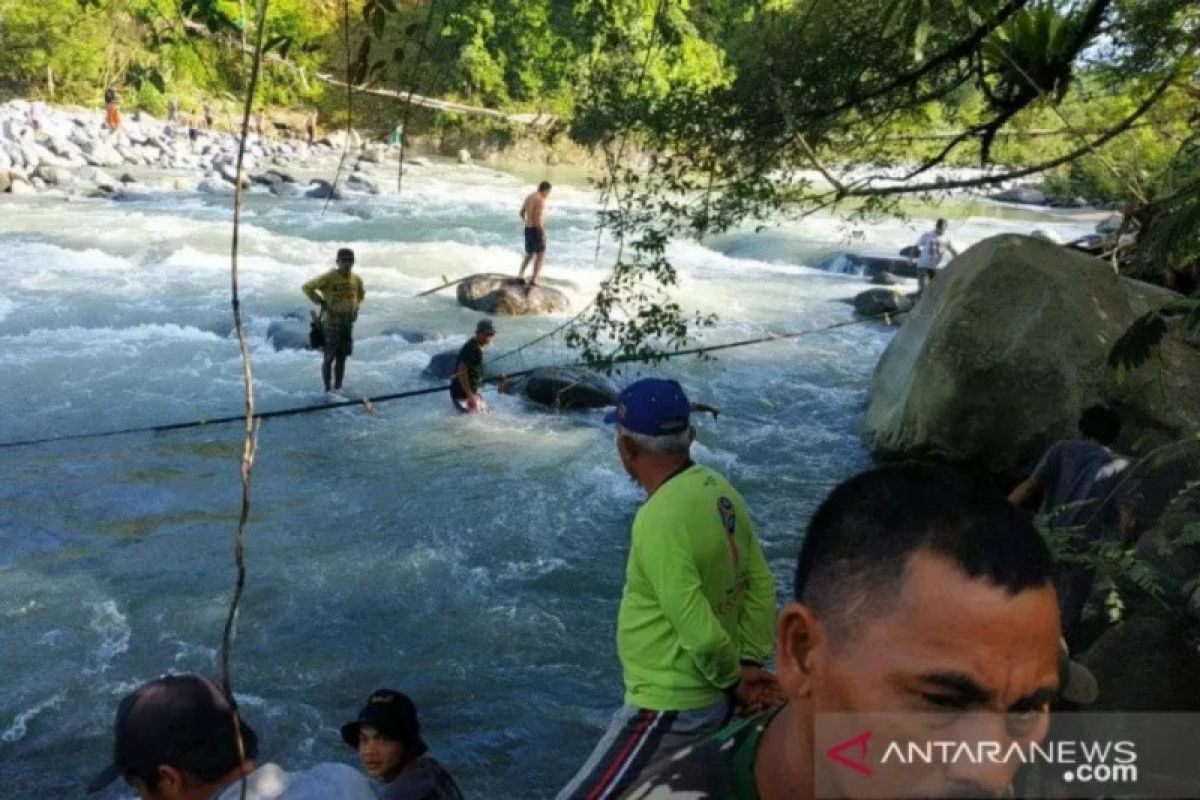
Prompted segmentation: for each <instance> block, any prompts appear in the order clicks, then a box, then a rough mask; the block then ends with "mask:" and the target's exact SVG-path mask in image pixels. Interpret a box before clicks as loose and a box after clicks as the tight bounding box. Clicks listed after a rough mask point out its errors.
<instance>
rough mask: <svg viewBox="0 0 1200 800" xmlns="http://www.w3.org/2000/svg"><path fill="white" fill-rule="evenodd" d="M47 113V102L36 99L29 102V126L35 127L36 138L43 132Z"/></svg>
mask: <svg viewBox="0 0 1200 800" xmlns="http://www.w3.org/2000/svg"><path fill="white" fill-rule="evenodd" d="M45 115H46V104H45V103H43V102H42V101H41V100H34V101H32V102H30V104H29V127H30V128H32V129H33V135H34V138H36V137H37V135H38V134H40V133H41V132H42V127H43V125H44V120H45Z"/></svg>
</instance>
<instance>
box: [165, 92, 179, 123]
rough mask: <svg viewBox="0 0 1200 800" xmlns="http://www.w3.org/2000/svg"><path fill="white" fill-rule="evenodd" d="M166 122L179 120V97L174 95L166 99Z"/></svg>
mask: <svg viewBox="0 0 1200 800" xmlns="http://www.w3.org/2000/svg"><path fill="white" fill-rule="evenodd" d="M167 122H170V123H171V124H175V123H177V122H179V99H178V98H176V97H171V98H170V99H169V100H167Z"/></svg>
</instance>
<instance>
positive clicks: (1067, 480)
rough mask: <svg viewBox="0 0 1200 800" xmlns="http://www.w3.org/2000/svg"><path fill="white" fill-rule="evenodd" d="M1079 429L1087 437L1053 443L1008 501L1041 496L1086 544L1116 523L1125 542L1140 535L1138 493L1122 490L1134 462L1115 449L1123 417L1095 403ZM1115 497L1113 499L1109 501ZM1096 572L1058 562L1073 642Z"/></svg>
mask: <svg viewBox="0 0 1200 800" xmlns="http://www.w3.org/2000/svg"><path fill="white" fill-rule="evenodd" d="M1079 433H1080V435H1082V436H1083V438H1082V439H1065V440H1063V441H1061V442H1058V443H1056V444H1054V445H1052V446H1051V447H1050V449H1049V450H1047V451H1046V454H1045V455H1043V456H1042V460H1041V461H1040V462H1038V465H1037V467H1036V468H1035V469H1034V471H1033V474H1032V475H1030V476H1029V477H1028V478H1026V479H1025V480H1024V481H1022V482H1021V484H1020V485H1019V486H1017V488H1015V489H1013V491H1012V494H1010V495H1009V497H1008V500H1009V502H1010V503H1012V504H1013V505H1014V506H1018V507H1022V506H1027V505H1030V504H1032V503H1034V502H1037V501H1038V500H1039V499H1040V500H1041V507H1040V513H1041V514H1044V515H1046V516H1047V517H1048V518H1049V525H1050V527H1051V528H1056V529H1059V530H1064V529H1074V530H1076V531H1078V532H1079V534H1080V536H1081V538H1082V540H1083V542H1084V544H1085V547H1086V549H1090V548H1093V547H1094V546H1095V545H1096V544H1097V539H1098V538H1099V537H1101V536H1102V535H1103V533H1104V532H1105V531H1111V530H1113V529H1114V528H1115V529H1117V530H1118V531H1119V534H1120V538H1121V540H1122V541H1123V542H1126V543H1128V542H1131V541H1132V540H1133V539H1135V538H1136V535H1137V525H1136V520H1135V518H1134V516H1133V512H1132V504H1133V497H1134V493H1133V491H1132V489H1131V488H1129V487H1126V488H1124V489H1118V484H1120V483H1121V481H1122V478H1124V477H1125V475H1126V471H1127V470H1128V468H1129V461H1128V460H1127V459H1125V458H1122V457H1121V456H1119V455H1117V454H1116V453H1114V452H1113V451H1112V450H1111V449H1110V445H1112V443H1113V442H1115V441H1116V440H1117V437H1118V436H1120V435H1121V418H1120V417H1119V416H1117V414H1116V412H1115V411H1113V410H1112V409H1110V408H1108V407H1107V406H1104V405H1094V406H1091V407H1089V408H1087V409H1086V410H1085V411H1084V412H1083V414H1082V415H1081V416H1080V417H1079ZM1110 497H1111V498H1112V502H1106V501H1108V500H1109V498H1110ZM1114 512H1115V513H1114ZM1095 577H1096V571H1095V568H1094V567H1091V566H1088V565H1086V564H1079V563H1074V564H1072V563H1062V564H1060V565H1059V567H1058V572H1057V574H1056V576H1055V583H1056V584H1057V588H1058V602H1059V606H1060V608H1061V609H1062V626H1063V631H1064V634H1065V635H1066V637H1067V641H1068V642H1070V641H1072V639H1073V638H1074V635H1075V633H1076V631H1077V629H1078V626H1079V622H1080V620H1081V619H1082V618H1083V609H1084V606H1086V605H1087V601H1088V598H1089V597H1090V596H1091V593H1092V584H1093V582H1094V581H1095Z"/></svg>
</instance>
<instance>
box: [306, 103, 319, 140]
mask: <svg viewBox="0 0 1200 800" xmlns="http://www.w3.org/2000/svg"><path fill="white" fill-rule="evenodd" d="M304 132H305V134H306V135H307V136H308V145H309V147H311V146H312V145H313V144H314V143H315V142H316V141H317V112H316V111H314V112H312V113H311V114H309V115H308V116H307V117H305V119H304Z"/></svg>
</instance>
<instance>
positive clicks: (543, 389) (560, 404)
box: [504, 367, 620, 410]
mask: <svg viewBox="0 0 1200 800" xmlns="http://www.w3.org/2000/svg"><path fill="white" fill-rule="evenodd" d="M504 391H505V392H507V393H508V394H519V395H521V396H522V397H524V398H525V399H526V400H530V401H532V402H534V403H538V404H540V405H543V406H546V407H548V408H554V409H563V410H568V409H585V408H605V407H607V406H615V405H616V404H617V395H618V394H620V389H618V388H617V386H616V384H614V383H613V382H612V381H610V380H609V379H608V378H606V377H604V376H603V375H600V374H597V373H595V372H592V371H590V370H586V369H580V368H575V367H541V368H539V369H535V370H534V371H533V372H532V373H530V374H529V375H526V376H524V377H522V378H519V379H517V380H514V381H510V382H509V383H508V384H507V385H506V386H505V387H504Z"/></svg>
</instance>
